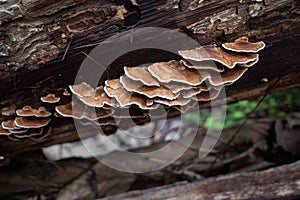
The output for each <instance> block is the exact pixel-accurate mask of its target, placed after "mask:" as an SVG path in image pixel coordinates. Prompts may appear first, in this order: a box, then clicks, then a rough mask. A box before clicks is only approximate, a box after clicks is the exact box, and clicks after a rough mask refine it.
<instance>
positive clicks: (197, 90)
mask: <svg viewBox="0 0 300 200" xmlns="http://www.w3.org/2000/svg"><path fill="white" fill-rule="evenodd" d="M210 88H211V86H208V85H205V84H201V85H198V86H196V87H193V88H191V89H190V90H187V91H183V92H182V97H183V98H191V97H192V96H195V95H197V94H199V93H200V92H203V91H209V90H210Z"/></svg>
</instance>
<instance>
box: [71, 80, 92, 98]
mask: <svg viewBox="0 0 300 200" xmlns="http://www.w3.org/2000/svg"><path fill="white" fill-rule="evenodd" d="M69 88H70V90H71V92H72V93H73V94H75V95H76V96H78V97H89V96H92V94H93V92H94V88H92V86H90V85H89V84H87V83H85V82H82V83H81V84H79V85H70V86H69Z"/></svg>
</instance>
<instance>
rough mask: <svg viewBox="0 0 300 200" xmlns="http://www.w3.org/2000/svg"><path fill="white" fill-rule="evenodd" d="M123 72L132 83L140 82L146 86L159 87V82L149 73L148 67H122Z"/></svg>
mask: <svg viewBox="0 0 300 200" xmlns="http://www.w3.org/2000/svg"><path fill="white" fill-rule="evenodd" d="M124 71H125V75H126V76H127V77H128V78H130V79H132V80H134V81H141V82H142V83H143V84H144V85H147V86H159V82H158V81H157V80H156V79H155V78H154V77H153V76H152V75H151V74H150V73H149V71H148V67H124Z"/></svg>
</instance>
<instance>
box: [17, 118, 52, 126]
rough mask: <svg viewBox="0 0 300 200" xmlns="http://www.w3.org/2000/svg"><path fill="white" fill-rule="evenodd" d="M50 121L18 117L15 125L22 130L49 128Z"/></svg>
mask: <svg viewBox="0 0 300 200" xmlns="http://www.w3.org/2000/svg"><path fill="white" fill-rule="evenodd" d="M50 121H51V120H50V119H48V118H27V117H16V119H15V121H14V123H15V124H16V125H17V126H18V127H21V128H41V127H44V126H47V125H48V124H49V122H50Z"/></svg>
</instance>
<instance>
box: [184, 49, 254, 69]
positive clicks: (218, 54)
mask: <svg viewBox="0 0 300 200" xmlns="http://www.w3.org/2000/svg"><path fill="white" fill-rule="evenodd" d="M179 54H180V55H181V56H182V57H183V58H185V59H190V60H193V61H209V60H214V61H216V62H219V63H221V64H222V65H225V66H226V67H228V68H230V69H232V68H234V67H235V65H237V64H245V63H249V62H251V61H255V60H257V59H258V54H254V53H248V54H238V53H234V52H227V51H225V50H223V49H222V48H220V47H216V46H215V45H207V46H204V47H200V48H196V49H193V50H183V51H179Z"/></svg>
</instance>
